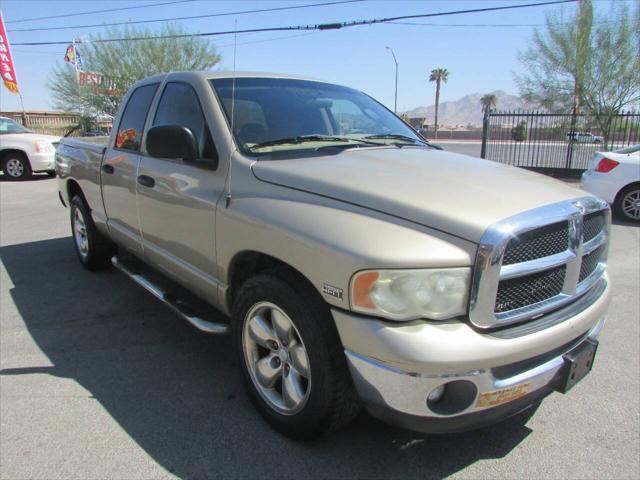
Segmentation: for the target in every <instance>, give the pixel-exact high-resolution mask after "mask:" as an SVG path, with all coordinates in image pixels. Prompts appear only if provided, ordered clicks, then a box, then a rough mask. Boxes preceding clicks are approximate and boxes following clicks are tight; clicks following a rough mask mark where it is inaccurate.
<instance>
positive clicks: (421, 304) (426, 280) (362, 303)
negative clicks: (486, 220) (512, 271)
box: [350, 267, 471, 320]
mask: <svg viewBox="0 0 640 480" xmlns="http://www.w3.org/2000/svg"><path fill="white" fill-rule="evenodd" d="M470 278H471V268H469V267H463V268H435V269H424V270H366V271H362V272H358V273H356V274H355V275H354V276H353V279H352V280H351V296H350V297H351V308H352V309H353V310H354V311H356V312H361V313H367V314H373V315H377V316H381V317H384V318H388V319H391V320H412V319H416V318H430V319H433V320H444V319H446V318H452V317H455V316H458V315H464V314H465V312H466V310H467V295H468V292H469V281H470Z"/></svg>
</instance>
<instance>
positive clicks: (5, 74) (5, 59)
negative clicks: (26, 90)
mask: <svg viewBox="0 0 640 480" xmlns="http://www.w3.org/2000/svg"><path fill="white" fill-rule="evenodd" d="M0 77H2V81H3V82H4V86H5V87H7V89H8V90H9V91H10V92H12V93H19V91H18V79H17V77H16V70H15V68H14V66H13V58H11V48H10V47H9V39H8V38H7V31H6V30H5V28H4V19H3V18H2V12H0Z"/></svg>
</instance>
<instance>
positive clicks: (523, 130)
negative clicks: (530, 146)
mask: <svg viewBox="0 0 640 480" xmlns="http://www.w3.org/2000/svg"><path fill="white" fill-rule="evenodd" d="M528 138H529V129H528V128H527V122H525V121H524V120H523V121H522V122H520V123H519V124H518V125H516V126H515V127H513V128H512V129H511V139H512V140H514V141H516V142H524V141H525V140H527V139H528Z"/></svg>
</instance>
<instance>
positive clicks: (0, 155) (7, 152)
mask: <svg viewBox="0 0 640 480" xmlns="http://www.w3.org/2000/svg"><path fill="white" fill-rule="evenodd" d="M11 154H15V155H19V156H21V157H22V158H24V159H25V160H26V161H27V162H29V156H28V155H27V154H26V153H25V152H23V151H22V150H18V149H17V148H7V149H6V150H2V151H1V152H0V166H1V165H2V163H3V162H4V159H5V158H7V157H8V156H9V155H11Z"/></svg>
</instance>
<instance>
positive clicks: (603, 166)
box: [596, 158, 620, 173]
mask: <svg viewBox="0 0 640 480" xmlns="http://www.w3.org/2000/svg"><path fill="white" fill-rule="evenodd" d="M618 165H620V163H619V162H616V161H615V160H609V159H608V158H603V159H602V160H600V161H599V162H598V166H597V167H596V172H600V173H608V172H610V171H611V170H613V169H614V168H616V167H617V166H618Z"/></svg>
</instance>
